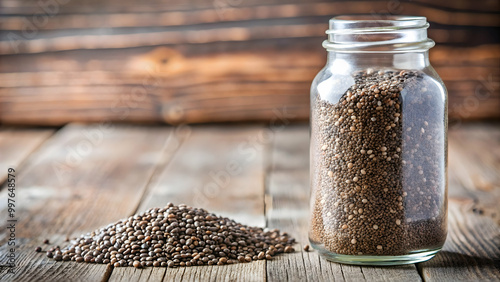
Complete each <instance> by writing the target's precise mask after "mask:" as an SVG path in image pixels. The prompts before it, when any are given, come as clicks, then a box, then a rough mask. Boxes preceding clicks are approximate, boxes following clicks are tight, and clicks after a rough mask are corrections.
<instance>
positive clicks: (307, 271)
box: [266, 126, 421, 281]
mask: <svg viewBox="0 0 500 282" xmlns="http://www.w3.org/2000/svg"><path fill="white" fill-rule="evenodd" d="M308 144H309V133H308V129H307V127H304V126H293V127H287V128H286V129H285V130H283V131H281V130H280V131H277V132H276V135H275V139H274V144H273V151H272V165H271V167H270V172H269V174H268V187H267V194H266V199H267V202H266V217H267V219H268V226H269V228H280V229H282V230H284V231H287V232H289V233H290V234H292V235H293V236H296V238H298V241H299V244H298V245H297V246H296V250H297V252H295V253H293V254H290V255H286V256H279V257H278V258H276V259H274V260H272V261H268V262H267V275H268V279H269V280H270V281H283V280H293V281H332V280H334V281H420V280H421V279H420V276H419V274H418V272H417V269H416V267H415V265H407V266H399V267H384V268H377V267H359V266H351V265H341V264H337V263H331V262H328V261H326V260H325V259H323V258H320V257H319V255H318V253H317V252H313V251H311V252H305V251H303V249H302V248H303V246H304V245H306V244H308V235H307V234H308V221H309V205H308V203H309V162H308V161H309V146H308ZM311 249H312V248H311Z"/></svg>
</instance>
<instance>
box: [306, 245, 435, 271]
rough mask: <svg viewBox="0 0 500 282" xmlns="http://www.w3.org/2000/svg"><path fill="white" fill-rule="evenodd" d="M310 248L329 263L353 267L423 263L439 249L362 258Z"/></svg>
mask: <svg viewBox="0 0 500 282" xmlns="http://www.w3.org/2000/svg"><path fill="white" fill-rule="evenodd" d="M311 246H312V247H313V248H314V249H316V250H318V251H319V253H320V255H321V256H323V257H324V258H325V259H327V260H328V261H331V262H336V263H342V264H354V265H374V266H377V265H378V266H383V265H387V266H388V265H403V264H413V263H418V262H424V261H427V260H430V259H431V258H433V257H434V256H435V255H436V253H437V252H439V251H440V250H441V248H437V249H431V250H429V249H426V250H422V251H418V252H412V253H410V254H407V255H399V256H364V255H355V256H354V255H340V254H336V253H332V252H329V251H326V250H324V249H323V248H322V247H321V246H319V245H316V244H314V243H312V242H311Z"/></svg>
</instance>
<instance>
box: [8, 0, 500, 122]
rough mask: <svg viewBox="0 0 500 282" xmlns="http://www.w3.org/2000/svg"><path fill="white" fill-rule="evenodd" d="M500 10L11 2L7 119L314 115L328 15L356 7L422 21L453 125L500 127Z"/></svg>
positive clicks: (483, 1) (296, 3) (240, 2)
mask: <svg viewBox="0 0 500 282" xmlns="http://www.w3.org/2000/svg"><path fill="white" fill-rule="evenodd" d="M40 3H49V4H47V5H41V4H40ZM499 3H500V1H497V0H479V1H466V0H456V1H455V0H444V1H433V0H412V1H397V0H389V1H324V0H314V1H305V0H272V1H264V0H192V1H186V0H171V1H164V0H152V1H148V2H147V3H146V2H144V1H139V2H137V1H132V0H107V1H103V0H47V1H38V0H25V1H18V0H2V1H0V13H1V17H0V26H1V27H0V28H1V30H0V56H1V57H0V123H3V124H29V125H63V124H66V123H68V122H73V121H91V122H102V121H124V122H147V123H152V122H153V123H155V122H160V123H162V122H166V123H172V124H176V123H183V122H187V123H204V122H228V121H230V122H232V121H269V120H272V119H277V118H283V117H284V118H286V119H287V120H306V119H307V118H308V115H309V87H310V83H311V80H312V79H313V77H314V75H315V74H316V73H317V72H318V70H319V69H320V68H321V67H322V66H323V65H324V63H325V51H324V50H323V48H322V47H321V41H322V40H323V39H324V38H325V34H324V32H325V30H326V29H327V22H328V19H329V18H330V17H332V16H334V15H338V14H353V13H369V14H374V16H377V15H378V14H384V13H392V14H412V15H423V16H426V17H427V18H428V20H429V21H430V22H431V29H430V30H429V36H430V37H431V38H433V39H434V40H435V41H436V43H437V44H438V46H437V47H435V48H434V49H432V51H431V61H432V64H433V65H434V67H435V68H436V69H437V71H438V73H439V74H440V75H441V77H442V78H443V80H444V81H445V83H446V85H447V87H448V90H449V93H450V103H449V113H450V119H451V121H462V120H470V119H498V118H500V91H499V88H500V87H499V85H500V83H499V81H500V36H499V27H500V4H499Z"/></svg>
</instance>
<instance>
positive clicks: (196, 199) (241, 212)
mask: <svg viewBox="0 0 500 282" xmlns="http://www.w3.org/2000/svg"><path fill="white" fill-rule="evenodd" d="M191 129H192V131H191V134H190V135H189V137H187V138H186V140H185V141H184V143H183V145H182V147H181V148H180V150H179V151H178V152H177V154H176V156H175V157H174V159H173V160H172V162H171V163H170V164H169V165H168V166H167V167H166V168H165V170H163V172H162V173H161V174H160V175H159V176H158V178H157V179H155V180H153V181H152V182H151V186H150V188H149V189H148V193H147V195H146V196H145V200H144V201H143V202H142V203H141V205H140V206H139V210H146V209H148V208H151V207H163V206H165V205H166V204H167V203H168V202H173V203H174V204H181V203H185V204H187V205H190V206H194V207H203V208H205V209H207V210H208V211H211V212H214V213H216V214H219V215H223V216H227V217H230V218H233V219H235V220H236V221H239V222H241V223H244V224H248V225H252V226H261V227H264V226H265V218H264V180H263V179H264V154H265V147H266V146H267V144H268V143H267V141H266V139H262V137H261V136H262V134H263V133H265V131H264V129H263V128H262V127H259V126H257V127H255V126H253V127H243V128H241V127H236V126H234V127H233V126H228V127H192V128H191ZM264 136H265V135H264ZM162 274H163V275H164V280H167V281H235V280H238V281H262V280H264V279H265V276H266V274H265V261H257V262H252V263H245V264H241V263H239V264H232V265H224V266H221V267H217V266H196V267H187V268H182V267H181V268H174V269H172V268H168V269H167V268H146V269H142V270H136V269H133V268H115V269H114V270H113V272H112V274H111V277H110V281H146V280H147V278H148V277H150V276H153V277H161V276H162Z"/></svg>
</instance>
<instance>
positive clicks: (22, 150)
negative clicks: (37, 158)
mask: <svg viewBox="0 0 500 282" xmlns="http://www.w3.org/2000/svg"><path fill="white" fill-rule="evenodd" d="M53 133H54V130H52V129H14V128H0V171H1V173H0V185H1V184H3V182H4V181H5V180H6V177H7V169H9V168H14V169H16V168H17V167H18V166H22V164H23V162H24V160H25V159H26V158H27V157H28V156H29V154H30V153H32V152H33V151H34V150H36V149H37V148H38V146H40V145H41V144H42V143H43V142H44V141H45V140H47V139H48V138H49V137H50V136H51V135H52V134H53Z"/></svg>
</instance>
